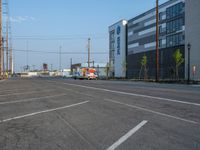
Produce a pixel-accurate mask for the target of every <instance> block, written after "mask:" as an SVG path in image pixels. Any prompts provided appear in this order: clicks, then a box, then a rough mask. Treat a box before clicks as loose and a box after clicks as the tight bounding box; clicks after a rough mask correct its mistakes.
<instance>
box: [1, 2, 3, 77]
mask: <svg viewBox="0 0 200 150" xmlns="http://www.w3.org/2000/svg"><path fill="white" fill-rule="evenodd" d="M2 39H3V38H2V0H0V78H2V72H3V42H2Z"/></svg>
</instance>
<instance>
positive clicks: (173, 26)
mask: <svg viewBox="0 0 200 150" xmlns="http://www.w3.org/2000/svg"><path fill="white" fill-rule="evenodd" d="M184 24H185V23H184V19H183V18H179V19H177V20H173V21H170V22H167V34H169V33H173V32H176V31H179V30H182V27H183V26H184Z"/></svg>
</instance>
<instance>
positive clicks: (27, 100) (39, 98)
mask: <svg viewBox="0 0 200 150" xmlns="http://www.w3.org/2000/svg"><path fill="white" fill-rule="evenodd" d="M65 95H66V94H59V95H53V96H44V97H37V98H29V99H22V100H16V101H9V102H0V105H6V104H16V103H22V102H30V101H35V100H41V99H47V98H54V97H60V96H65Z"/></svg>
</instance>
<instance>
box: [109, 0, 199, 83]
mask: <svg viewBox="0 0 200 150" xmlns="http://www.w3.org/2000/svg"><path fill="white" fill-rule="evenodd" d="M199 8H200V1H199V0H169V1H167V2H165V3H163V4H161V5H159V77H160V78H161V79H174V78H175V60H174V58H173V55H174V52H175V51H176V50H177V49H179V50H180V52H181V53H182V55H183V58H184V62H183V63H182V64H181V66H180V67H179V79H187V76H188V75H187V74H188V47H187V45H188V43H190V45H191V53H190V54H191V55H190V70H189V73H190V77H191V79H195V80H200V50H199V48H200V9H199ZM110 36H111V33H110ZM125 37H127V42H126V43H127V46H126V47H127V49H126V50H125V53H127V55H126V57H127V58H126V60H127V77H128V78H139V76H140V75H141V74H142V76H143V74H144V71H142V70H141V61H142V58H143V56H144V55H145V56H146V58H147V70H148V73H147V74H148V78H150V79H155V74H156V8H153V9H151V10H149V11H147V12H145V13H143V14H140V15H138V16H136V17H134V18H132V19H130V20H129V21H128V24H127V35H126V36H125ZM110 39H111V38H110ZM110 53H111V40H110ZM110 56H111V55H110ZM115 62H116V61H114V66H115ZM114 72H116V70H114Z"/></svg>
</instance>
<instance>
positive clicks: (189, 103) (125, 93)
mask: <svg viewBox="0 0 200 150" xmlns="http://www.w3.org/2000/svg"><path fill="white" fill-rule="evenodd" d="M50 82H54V81H50ZM63 84H66V85H72V86H77V87H83V88H87V89H93V90H100V91H105V92H111V93H117V94H123V95H130V96H137V97H144V98H150V99H153V100H162V101H169V102H174V103H180V104H187V105H194V106H200V104H199V103H192V102H185V101H180V100H175V99H169V98H162V97H155V96H149V95H143V94H136V93H127V92H121V91H114V90H108V89H102V88H96V87H90V86H84V85H78V84H70V83H63Z"/></svg>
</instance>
